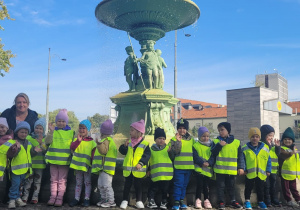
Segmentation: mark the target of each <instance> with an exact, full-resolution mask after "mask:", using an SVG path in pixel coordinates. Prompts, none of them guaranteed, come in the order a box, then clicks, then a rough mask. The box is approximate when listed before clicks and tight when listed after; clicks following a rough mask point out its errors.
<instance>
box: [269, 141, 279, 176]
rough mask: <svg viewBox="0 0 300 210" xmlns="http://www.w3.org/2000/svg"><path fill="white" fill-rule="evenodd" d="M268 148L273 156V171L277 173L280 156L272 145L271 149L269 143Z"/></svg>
mask: <svg viewBox="0 0 300 210" xmlns="http://www.w3.org/2000/svg"><path fill="white" fill-rule="evenodd" d="M267 148H268V149H269V151H270V157H271V164H272V170H271V173H272V174H277V171H278V166H279V163H278V156H277V155H276V152H275V147H272V148H271V150H270V147H269V146H268V145H267Z"/></svg>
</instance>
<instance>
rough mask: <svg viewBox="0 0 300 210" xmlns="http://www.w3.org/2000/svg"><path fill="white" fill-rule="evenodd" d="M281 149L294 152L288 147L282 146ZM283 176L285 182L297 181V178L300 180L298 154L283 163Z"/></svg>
mask: <svg viewBox="0 0 300 210" xmlns="http://www.w3.org/2000/svg"><path fill="white" fill-rule="evenodd" d="M281 148H282V149H284V150H285V151H289V152H291V151H292V150H291V149H290V148H288V147H284V146H281ZM281 176H282V177H283V178H284V179H285V180H295V179H296V178H298V179H299V178H300V161H299V154H298V153H296V154H293V155H292V156H291V157H289V158H288V159H286V160H285V161H284V162H283V164H282V167H281Z"/></svg>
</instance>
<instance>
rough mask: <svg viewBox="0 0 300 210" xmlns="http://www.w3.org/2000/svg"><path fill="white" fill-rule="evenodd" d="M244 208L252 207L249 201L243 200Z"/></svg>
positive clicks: (247, 209) (248, 209)
mask: <svg viewBox="0 0 300 210" xmlns="http://www.w3.org/2000/svg"><path fill="white" fill-rule="evenodd" d="M244 208H245V209H246V210H250V209H252V206H251V203H250V201H245V203H244Z"/></svg>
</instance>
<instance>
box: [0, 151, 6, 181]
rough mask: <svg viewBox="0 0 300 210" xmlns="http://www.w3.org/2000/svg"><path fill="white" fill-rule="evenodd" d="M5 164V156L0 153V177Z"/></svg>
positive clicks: (2, 174)
mask: <svg viewBox="0 0 300 210" xmlns="http://www.w3.org/2000/svg"><path fill="white" fill-rule="evenodd" d="M0 150H1V147H0ZM6 164H7V157H6V154H3V153H2V151H0V177H1V176H4V172H5V168H6Z"/></svg>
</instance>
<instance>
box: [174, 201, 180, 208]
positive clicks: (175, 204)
mask: <svg viewBox="0 0 300 210" xmlns="http://www.w3.org/2000/svg"><path fill="white" fill-rule="evenodd" d="M172 210H179V201H175V202H174V206H173V207H172Z"/></svg>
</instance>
